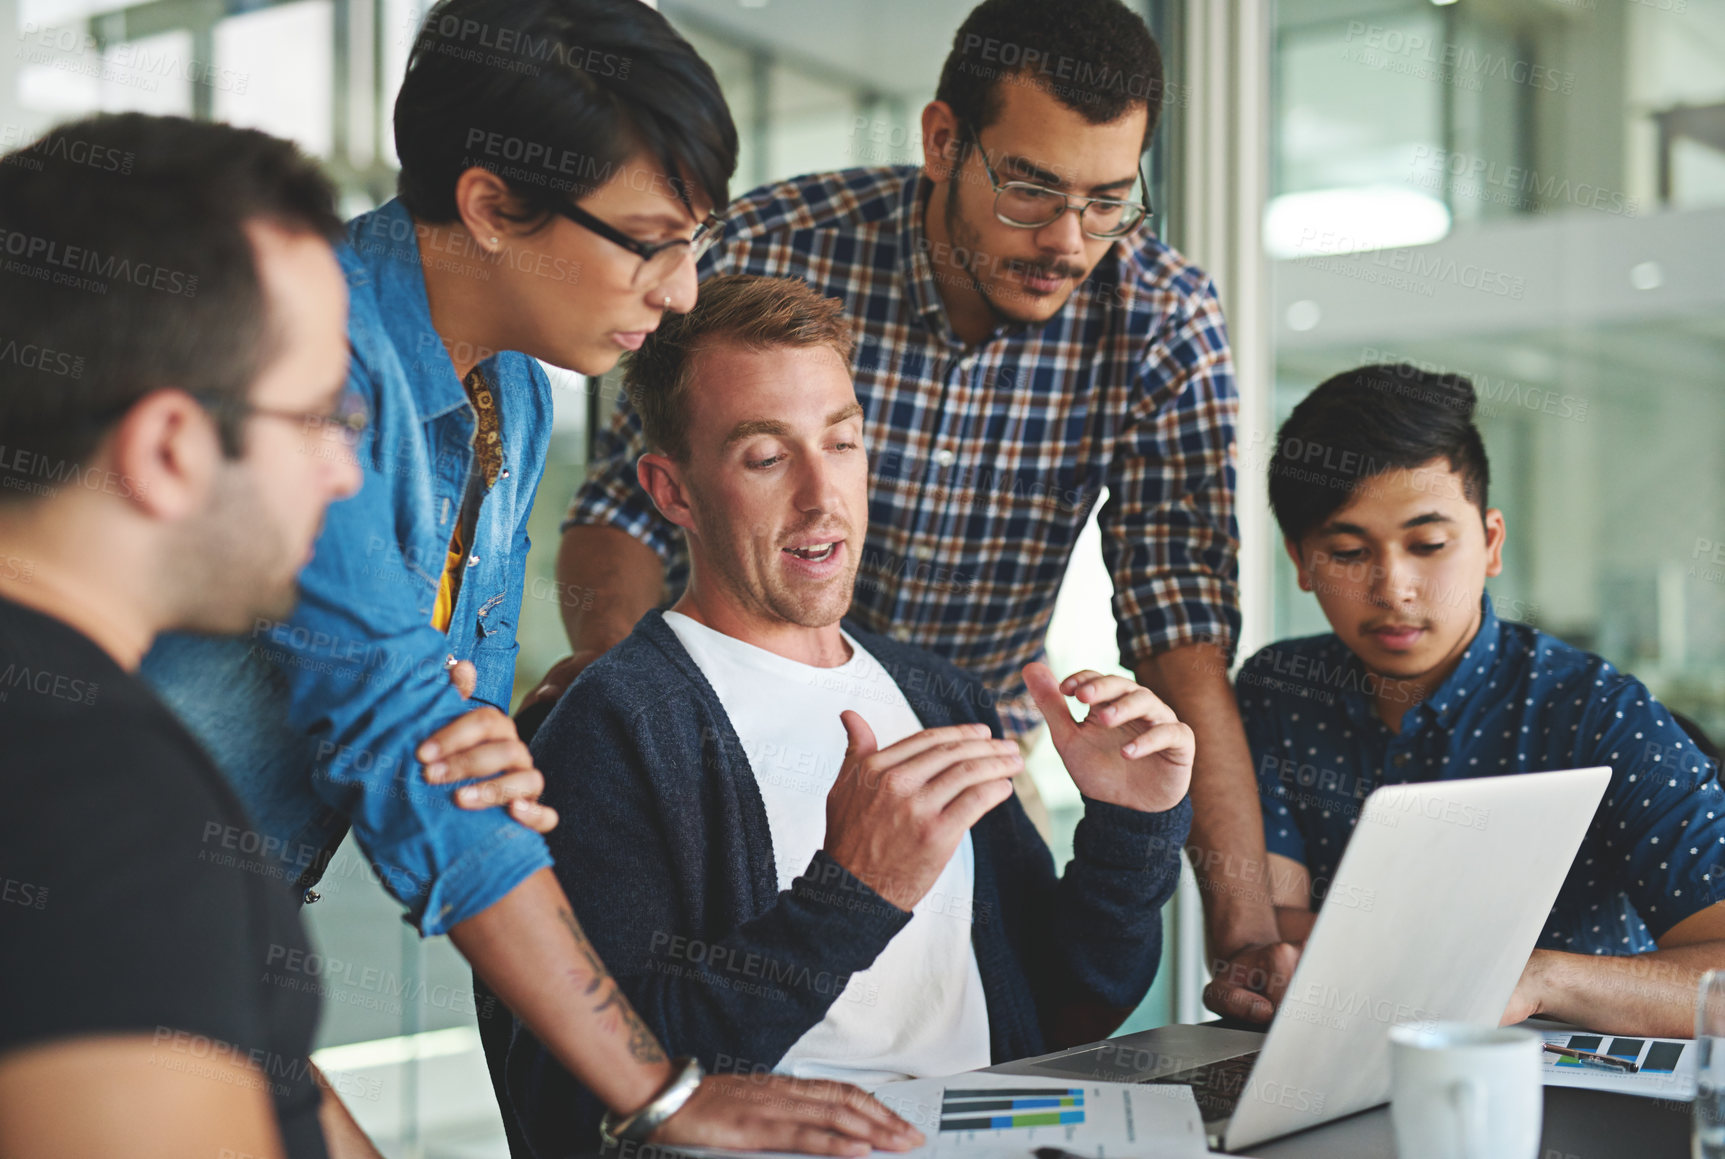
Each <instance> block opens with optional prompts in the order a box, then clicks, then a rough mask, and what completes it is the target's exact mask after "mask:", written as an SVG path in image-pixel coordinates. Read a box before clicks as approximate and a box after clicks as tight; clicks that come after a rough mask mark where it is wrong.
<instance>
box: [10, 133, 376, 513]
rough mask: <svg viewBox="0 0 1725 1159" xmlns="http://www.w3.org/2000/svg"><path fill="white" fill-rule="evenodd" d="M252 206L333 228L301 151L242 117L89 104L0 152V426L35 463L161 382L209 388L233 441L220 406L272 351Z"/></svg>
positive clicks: (71, 455) (91, 438)
mask: <svg viewBox="0 0 1725 1159" xmlns="http://www.w3.org/2000/svg"><path fill="white" fill-rule="evenodd" d="M257 220H265V221H269V222H270V223H272V224H274V225H277V226H279V227H281V228H283V229H286V230H289V231H292V232H296V233H300V232H303V233H312V234H316V235H318V236H320V237H323V238H325V239H328V240H330V241H334V240H335V239H337V238H339V237H340V236H341V232H342V227H341V219H340V218H339V217H338V216H337V215H336V209H335V190H334V189H333V188H332V187H331V185H330V183H329V181H328V180H327V179H326V178H325V177H324V176H323V174H322V173H321V172H320V171H319V170H318V167H317V164H316V163H315V162H314V161H312V160H311V159H310V158H309V157H307V156H306V155H305V154H304V153H302V152H300V150H299V149H298V148H297V147H295V146H294V145H293V144H292V143H291V142H288V141H284V140H281V139H280V138H278V137H272V136H269V135H268V134H266V133H261V132H258V131H257V130H255V129H236V128H234V127H232V126H230V125H220V124H210V123H208V122H197V121H190V120H187V119H185V118H183V117H155V116H145V115H143V114H141V113H126V114H122V115H108V116H97V117H91V118H88V119H86V120H81V121H75V122H72V123H70V124H65V125H61V126H59V127H58V128H55V129H52V130H50V131H49V132H48V133H47V134H46V135H44V136H43V137H41V138H40V139H39V140H37V141H35V142H33V143H32V144H30V145H27V146H25V147H24V148H21V149H18V150H16V151H15V152H12V153H9V154H7V155H6V156H5V157H4V158H0V431H4V432H5V442H6V443H8V444H10V445H11V447H13V448H14V449H19V450H23V451H26V452H28V454H29V461H30V463H32V464H34V465H35V466H34V467H33V468H32V469H31V470H32V472H33V473H35V474H37V475H43V474H48V473H52V474H54V475H55V476H56V477H59V478H64V472H66V471H70V470H73V469H75V468H76V465H77V464H78V463H79V461H80V460H82V459H84V458H86V457H88V456H89V454H90V453H91V451H93V450H94V449H95V448H96V446H97V445H98V444H99V443H100V441H101V439H102V436H103V434H104V433H105V431H106V430H107V429H108V428H109V427H111V426H112V425H113V424H114V422H116V421H118V420H119V418H120V417H121V416H122V415H123V414H124V413H125V412H126V410H128V409H129V408H130V407H131V405H132V404H133V403H135V402H137V400H138V399H140V398H142V397H144V396H145V395H146V394H149V393H150V392H151V391H155V390H160V389H163V388H167V387H177V388H179V389H181V390H184V391H186V392H188V393H190V394H192V395H195V396H197V397H198V398H200V399H201V400H203V401H204V402H205V403H206V404H208V405H209V406H210V408H211V410H212V413H214V414H215V415H216V417H217V420H218V425H219V427H220V429H221V432H222V444H223V449H224V451H225V452H226V453H227V454H228V455H230V456H237V455H238V454H239V453H240V450H241V446H242V440H241V437H240V411H239V408H237V407H234V406H231V405H228V406H223V405H222V404H223V403H224V402H226V403H229V404H231V403H233V402H235V401H237V400H242V399H244V398H245V397H246V395H247V393H248V392H249V390H250V388H251V384H252V382H253V380H254V379H256V377H257V376H258V374H259V372H260V371H261V370H262V369H263V367H264V366H265V365H266V364H267V363H268V362H269V361H270V359H271V358H273V357H274V352H275V349H276V346H275V335H274V330H273V327H272V326H271V324H270V319H269V311H268V305H267V302H266V300H265V297H264V289H263V285H262V283H261V282H260V281H259V278H258V270H257V261H256V257H255V255H254V253H253V249H252V243H251V240H250V238H249V237H248V236H247V234H246V225H247V223H248V222H253V221H257ZM9 461H11V462H16V459H15V458H14V459H12V460H9ZM13 469H24V468H17V467H15V468H13ZM0 484H4V486H5V489H4V490H0V496H11V497H18V496H20V495H21V494H25V493H29V492H30V491H32V490H34V488H33V487H27V486H24V484H23V483H22V481H15V480H11V479H9V478H6V477H5V476H3V475H0Z"/></svg>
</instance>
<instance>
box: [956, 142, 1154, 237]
mask: <svg viewBox="0 0 1725 1159" xmlns="http://www.w3.org/2000/svg"><path fill="white" fill-rule="evenodd" d="M967 134H968V136H969V137H970V143H971V144H972V145H974V146H975V147H976V151H977V153H978V155H980V156H981V157H982V168H983V170H984V171H985V172H986V173H987V174H988V183H989V184H990V185H991V186H993V187H994V216H995V217H996V218H998V219H999V220H1000V221H1001V222H1002V223H1003V224H1005V225H1010V226H1013V227H1014V228H1016V229H1042V228H1044V227H1046V226H1050V225H1053V224H1054V223H1055V222H1056V221H1058V220H1060V215H1061V214H1063V213H1065V212H1066V211H1067V210H1069V209H1073V208H1076V209H1077V211H1078V228H1079V229H1081V230H1083V231H1084V232H1085V234H1086V235H1088V236H1090V237H1094V238H1116V237H1125V236H1126V235H1127V234H1129V233H1131V232H1132V231H1133V230H1135V229H1137V228H1138V227H1139V226H1140V225H1141V224H1143V222H1144V219H1145V218H1147V217H1149V216H1150V215H1151V214H1152V213H1154V212H1155V210H1154V209H1153V208H1152V207H1151V205H1150V178H1149V177H1148V176H1146V175H1145V173H1144V165H1143V163H1142V162H1140V163H1139V166H1138V179H1139V180H1140V181H1142V182H1143V183H1144V200H1143V201H1122V200H1120V199H1119V198H1115V197H1068V196H1067V195H1066V194H1064V193H1062V192H1060V191H1059V190H1058V189H1050V188H1048V187H1047V186H1046V185H1037V184H1036V183H1034V182H1031V181H1002V180H1001V179H1000V175H999V174H997V173H996V172H995V171H994V165H993V163H992V162H990V161H989V159H988V151H987V150H986V149H984V148H983V147H982V140H981V139H980V138H979V137H978V136H977V134H976V130H975V128H969V129H968V130H967Z"/></svg>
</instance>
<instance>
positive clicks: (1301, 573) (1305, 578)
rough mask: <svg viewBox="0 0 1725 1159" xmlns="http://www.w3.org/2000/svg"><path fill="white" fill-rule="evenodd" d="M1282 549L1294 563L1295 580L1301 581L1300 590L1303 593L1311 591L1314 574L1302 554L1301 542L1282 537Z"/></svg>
mask: <svg viewBox="0 0 1725 1159" xmlns="http://www.w3.org/2000/svg"><path fill="white" fill-rule="evenodd" d="M1282 548H1283V550H1285V551H1286V552H1287V553H1288V558H1289V559H1291V560H1293V561H1294V578H1295V579H1296V580H1298V581H1299V584H1300V590H1301V591H1303V592H1309V591H1311V590H1312V573H1311V570H1310V569H1309V568H1307V567H1306V561H1305V558H1304V557H1303V556H1302V555H1301V553H1300V544H1299V541H1298V540H1296V539H1293V538H1291V537H1290V536H1286V535H1284V536H1282Z"/></svg>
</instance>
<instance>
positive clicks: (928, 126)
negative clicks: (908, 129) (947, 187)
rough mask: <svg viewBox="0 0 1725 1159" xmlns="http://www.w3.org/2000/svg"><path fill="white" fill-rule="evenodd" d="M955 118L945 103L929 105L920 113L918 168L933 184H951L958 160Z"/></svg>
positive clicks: (935, 102) (934, 102)
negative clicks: (920, 143) (920, 167)
mask: <svg viewBox="0 0 1725 1159" xmlns="http://www.w3.org/2000/svg"><path fill="white" fill-rule="evenodd" d="M960 140H961V138H960V136H959V127H958V114H957V113H954V112H953V111H952V106H951V105H949V104H947V103H946V102H945V101H930V102H928V104H927V105H925V106H923V110H922V167H923V170H924V171H925V172H926V173H927V174H928V179H929V180H930V181H933V182H934V183H935V184H937V185H939V184H944V183H945V182H948V181H951V180H952V175H953V173H954V171H955V170H956V169H957V167H958V160H959V142H960Z"/></svg>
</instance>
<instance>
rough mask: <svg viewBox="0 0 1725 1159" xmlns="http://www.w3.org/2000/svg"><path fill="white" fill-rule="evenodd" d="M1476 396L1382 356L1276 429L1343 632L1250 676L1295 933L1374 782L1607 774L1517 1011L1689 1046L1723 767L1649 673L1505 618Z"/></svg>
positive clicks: (1275, 480)
mask: <svg viewBox="0 0 1725 1159" xmlns="http://www.w3.org/2000/svg"><path fill="white" fill-rule="evenodd" d="M1474 404H1475V397H1474V392H1473V387H1472V385H1471V384H1470V383H1469V382H1468V381H1467V380H1466V379H1463V378H1460V377H1458V376H1454V375H1437V374H1430V373H1427V372H1424V371H1421V370H1419V369H1417V368H1415V367H1413V366H1409V365H1406V364H1401V365H1395V366H1371V367H1364V368H1361V369H1358V370H1353V371H1348V372H1346V373H1344V374H1340V375H1337V376H1336V377H1334V378H1332V379H1330V380H1329V381H1327V382H1325V383H1323V384H1322V385H1321V386H1319V387H1318V388H1317V389H1316V390H1314V391H1313V392H1312V393H1311V394H1310V395H1309V396H1307V398H1306V399H1305V400H1304V401H1302V402H1301V403H1300V405H1299V406H1298V407H1296V408H1295V409H1294V413H1293V414H1292V416H1290V417H1289V419H1288V421H1287V422H1286V423H1285V424H1284V425H1283V427H1282V429H1281V431H1280V433H1279V434H1278V436H1277V443H1276V447H1275V455H1274V457H1273V459H1272V461H1271V466H1270V499H1271V503H1272V504H1273V506H1274V507H1275V511H1276V518H1277V521H1278V522H1279V523H1280V525H1281V528H1282V533H1283V536H1284V542H1285V545H1286V547H1287V551H1288V554H1289V556H1290V557H1291V558H1292V559H1293V561H1294V565H1295V567H1296V569H1297V571H1298V576H1299V583H1300V587H1301V589H1302V590H1304V591H1309V592H1312V593H1314V594H1315V595H1316V596H1317V599H1318V604H1319V606H1320V607H1322V608H1323V611H1324V615H1325V616H1326V617H1327V618H1328V619H1329V621H1330V626H1331V628H1332V629H1333V631H1332V632H1330V633H1327V634H1325V635H1322V636H1312V637H1308V638H1305V639H1297V640H1285V641H1282V642H1281V643H1278V644H1274V645H1272V646H1270V647H1268V648H1265V649H1264V650H1263V651H1261V652H1259V653H1258V654H1257V655H1256V656H1254V657H1252V658H1251V659H1250V660H1249V661H1247V662H1246V664H1245V665H1244V666H1243V667H1242V668H1241V669H1240V672H1239V675H1238V676H1237V678H1236V681H1235V691H1236V695H1237V697H1238V700H1239V704H1240V709H1241V715H1242V717H1243V718H1244V721H1245V725H1246V736H1247V740H1248V741H1249V743H1250V745H1251V748H1252V757H1253V761H1254V764H1255V767H1256V769H1257V774H1258V787H1259V798H1260V802H1261V804H1262V806H1263V814H1264V834H1265V838H1266V844H1267V847H1268V850H1269V855H1270V862H1271V876H1272V879H1273V881H1274V887H1273V892H1274V899H1275V903H1276V907H1277V915H1278V920H1279V921H1280V924H1281V927H1282V935H1283V937H1284V938H1286V939H1288V940H1289V941H1290V942H1295V943H1299V942H1303V940H1304V938H1305V937H1306V935H1307V934H1308V933H1309V931H1310V929H1311V926H1312V923H1313V921H1314V919H1315V916H1316V915H1315V913H1314V911H1315V910H1316V908H1317V907H1318V906H1319V905H1321V904H1323V902H1324V900H1325V897H1326V894H1327V893H1328V887H1329V885H1330V883H1331V882H1332V881H1333V880H1334V876H1335V870H1336V866H1337V864H1338V862H1339V861H1340V860H1341V856H1342V850H1343V849H1344V848H1345V847H1346V845H1347V842H1348V838H1349V836H1350V835H1351V834H1352V832H1353V830H1354V828H1355V826H1356V824H1357V823H1364V824H1374V823H1378V822H1377V821H1376V820H1375V818H1374V817H1373V816H1372V815H1369V814H1368V815H1366V816H1365V819H1364V821H1363V822H1362V821H1361V817H1362V814H1361V809H1362V806H1363V804H1364V802H1365V799H1366V797H1367V796H1368V795H1369V794H1370V793H1371V792H1372V790H1374V789H1376V788H1378V787H1379V786H1380V785H1386V784H1400V783H1404V782H1410V781H1434V780H1445V779H1452V778H1461V777H1483V776H1495V775H1502V774H1509V773H1527V772H1540V771H1547V770H1552V769H1569V768H1581V767H1586V766H1593V765H1609V766H1610V767H1611V768H1612V770H1613V774H1614V775H1613V777H1612V781H1611V785H1610V787H1609V788H1608V789H1607V790H1606V794H1605V799H1604V800H1603V801H1602V803H1601V804H1600V807H1599V811H1598V813H1597V814H1596V815H1595V817H1594V820H1593V824H1592V825H1591V826H1590V827H1589V830H1588V833H1587V836H1586V838H1585V839H1584V840H1583V842H1582V845H1581V849H1580V852H1579V853H1578V854H1577V855H1576V858H1575V862H1574V865H1573V866H1572V867H1571V869H1570V872H1569V876H1568V878H1567V879H1566V880H1565V882H1564V885H1563V888H1562V890H1561V891H1560V892H1559V894H1558V899H1557V904H1556V905H1555V906H1554V907H1553V908H1552V912H1551V916H1550V918H1549V919H1548V920H1547V922H1546V927H1545V929H1544V931H1543V932H1542V933H1541V935H1540V940H1539V948H1538V949H1536V950H1535V951H1534V953H1533V956H1532V958H1531V959H1530V960H1529V962H1528V965H1527V968H1526V969H1525V971H1524V972H1523V974H1522V979H1521V983H1520V985H1519V986H1518V987H1517V989H1516V992H1515V996H1514V997H1513V998H1512V999H1511V1001H1510V1005H1509V1008H1508V1010H1506V1011H1505V1013H1504V1019H1505V1021H1506V1022H1511V1021H1519V1020H1520V1019H1523V1018H1527V1017H1531V1016H1532V1015H1535V1014H1542V1015H1545V1016H1547V1017H1553V1018H1560V1019H1563V1020H1566V1021H1570V1022H1576V1023H1579V1024H1583V1025H1587V1026H1590V1027H1593V1028H1595V1029H1599V1030H1604V1031H1613V1032H1617V1033H1625V1034H1649V1035H1654V1034H1657V1035H1669V1036H1679V1037H1686V1036H1688V1035H1689V1034H1690V1033H1692V1032H1693V1025H1694V1008H1695V992H1696V982H1697V979H1698V978H1699V976H1700V973H1701V971H1703V970H1705V969H1708V968H1714V967H1725V790H1722V789H1721V787H1720V777H1719V769H1718V767H1717V765H1716V764H1715V763H1714V762H1713V761H1712V760H1710V759H1709V758H1708V757H1707V756H1705V755H1704V754H1703V753H1702V752H1701V751H1700V750H1698V749H1697V747H1696V745H1695V743H1694V741H1693V740H1692V739H1691V738H1690V737H1689V735H1688V734H1687V733H1685V732H1684V730H1683V728H1682V726H1680V725H1679V724H1678V722H1677V721H1676V720H1675V719H1674V718H1673V717H1672V715H1671V713H1670V712H1669V711H1668V710H1666V709H1665V707H1664V706H1662V705H1661V704H1660V703H1659V702H1658V701H1657V700H1655V699H1654V698H1653V695H1652V694H1651V693H1650V692H1649V691H1648V690H1647V688H1646V686H1645V685H1643V684H1642V683H1641V682H1640V681H1639V680H1636V679H1635V678H1634V677H1632V676H1630V675H1628V674H1627V673H1623V672H1619V671H1617V670H1616V669H1615V668H1613V667H1612V665H1611V664H1609V663H1608V662H1606V661H1605V660H1603V659H1601V658H1600V657H1598V656H1595V655H1592V654H1591V653H1588V652H1583V651H1581V650H1580V649H1578V648H1574V647H1571V646H1570V645H1568V644H1565V643H1563V642H1562V641H1561V640H1558V639H1556V638H1555V637H1553V636H1549V635H1547V634H1546V633H1544V632H1540V631H1536V630H1535V629H1533V628H1531V627H1529V626H1527V625H1524V624H1517V623H1512V622H1508V621H1503V620H1499V619H1498V618H1497V616H1496V615H1495V614H1494V612H1493V609H1492V604H1491V601H1490V599H1488V598H1486V596H1485V594H1484V593H1485V581H1486V579H1487V578H1488V577H1490V576H1495V575H1498V574H1500V573H1501V572H1502V570H1503V544H1504V538H1505V535H1506V529H1505V526H1504V519H1503V514H1502V513H1501V512H1500V511H1498V510H1496V509H1495V508H1489V507H1487V506H1486V491H1487V485H1488V483H1489V480H1490V469H1489V465H1488V463H1487V461H1486V455H1485V447H1484V444H1483V443H1482V441H1481V439H1480V435H1479V431H1478V429H1477V428H1476V427H1475V426H1474V424H1473V410H1474ZM1456 823H1457V824H1468V825H1475V826H1478V827H1481V828H1483V827H1485V826H1488V825H1489V824H1490V823H1491V819H1490V815H1489V811H1482V810H1472V809H1465V810H1458V813H1457V816H1456ZM1433 871H1434V872H1440V871H1441V867H1437V866H1434V867H1433ZM1506 885H1507V886H1508V887H1510V888H1513V883H1506ZM1349 900H1350V899H1347V898H1342V897H1337V898H1334V899H1332V902H1333V904H1347V903H1348V901H1349ZM1352 900H1354V901H1355V902H1356V904H1357V899H1352ZM1285 984H1286V979H1285V978H1273V979H1269V980H1268V982H1267V985H1266V992H1267V993H1268V996H1269V997H1270V998H1271V999H1272V1000H1273V1001H1274V1000H1277V999H1278V998H1279V997H1280V994H1279V989H1278V987H1280V986H1285Z"/></svg>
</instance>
